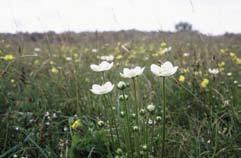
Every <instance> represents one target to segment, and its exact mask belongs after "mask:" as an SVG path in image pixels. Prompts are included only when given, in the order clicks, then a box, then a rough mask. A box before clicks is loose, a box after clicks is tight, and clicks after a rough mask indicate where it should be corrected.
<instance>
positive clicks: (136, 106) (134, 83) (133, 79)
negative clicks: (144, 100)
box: [132, 78, 139, 126]
mask: <svg viewBox="0 0 241 158" xmlns="http://www.w3.org/2000/svg"><path fill="white" fill-rule="evenodd" d="M132 81H133V88H134V97H135V104H136V105H135V112H136V124H137V126H138V124H139V123H138V116H139V115H138V111H139V106H138V102H137V92H136V82H135V78H132Z"/></svg>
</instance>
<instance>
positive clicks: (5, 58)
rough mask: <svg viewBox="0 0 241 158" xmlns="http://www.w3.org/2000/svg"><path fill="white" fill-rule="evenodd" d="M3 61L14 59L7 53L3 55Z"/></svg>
mask: <svg viewBox="0 0 241 158" xmlns="http://www.w3.org/2000/svg"><path fill="white" fill-rule="evenodd" d="M3 59H4V60H5V61H12V60H13V59H14V56H13V55H12V54H7V55H5V56H4V57H3Z"/></svg>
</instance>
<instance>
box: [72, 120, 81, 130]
mask: <svg viewBox="0 0 241 158" xmlns="http://www.w3.org/2000/svg"><path fill="white" fill-rule="evenodd" d="M80 127H82V123H81V121H80V120H79V119H78V120H76V121H74V123H73V124H72V125H71V128H72V129H78V128H80Z"/></svg>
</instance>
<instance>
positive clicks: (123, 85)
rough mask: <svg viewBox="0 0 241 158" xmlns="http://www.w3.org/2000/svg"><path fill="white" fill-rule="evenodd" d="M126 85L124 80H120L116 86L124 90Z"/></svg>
mask: <svg viewBox="0 0 241 158" xmlns="http://www.w3.org/2000/svg"><path fill="white" fill-rule="evenodd" d="M126 87H127V84H126V83H125V82H124V81H120V82H119V83H118V84H117V88H118V89H120V90H124V89H125V88H126Z"/></svg>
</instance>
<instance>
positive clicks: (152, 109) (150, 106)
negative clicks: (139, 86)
mask: <svg viewBox="0 0 241 158" xmlns="http://www.w3.org/2000/svg"><path fill="white" fill-rule="evenodd" d="M147 110H148V111H149V112H153V111H154V110H155V105H153V104H150V105H148V106H147Z"/></svg>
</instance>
